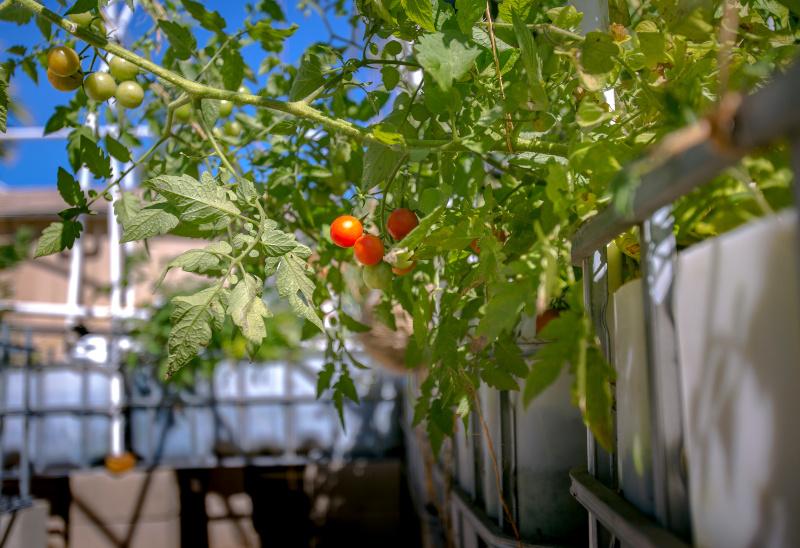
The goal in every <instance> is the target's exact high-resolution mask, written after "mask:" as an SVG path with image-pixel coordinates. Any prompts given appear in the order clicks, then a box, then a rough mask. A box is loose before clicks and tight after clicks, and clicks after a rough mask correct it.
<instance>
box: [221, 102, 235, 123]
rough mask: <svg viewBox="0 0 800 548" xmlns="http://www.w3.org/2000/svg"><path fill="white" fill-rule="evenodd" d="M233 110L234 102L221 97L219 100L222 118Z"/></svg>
mask: <svg viewBox="0 0 800 548" xmlns="http://www.w3.org/2000/svg"><path fill="white" fill-rule="evenodd" d="M231 112H233V103H231V102H230V101H226V100H225V99H221V100H220V102H219V115H220V118H225V117H226V116H230V115H231Z"/></svg>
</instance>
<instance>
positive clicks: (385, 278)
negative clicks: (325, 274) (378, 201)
mask: <svg viewBox="0 0 800 548" xmlns="http://www.w3.org/2000/svg"><path fill="white" fill-rule="evenodd" d="M418 224H419V219H417V215H416V214H415V213H414V212H413V211H411V210H410V209H406V208H400V209H395V210H394V211H392V213H391V214H390V215H389V219H388V220H387V221H386V230H387V231H388V232H389V235H390V236H391V237H392V238H394V239H395V240H398V241H399V240H402V239H403V238H405V237H406V235H407V234H408V233H409V232H411V231H412V230H414V228H415V227H416V226H417V225H418ZM331 240H333V243H335V244H336V245H338V246H339V247H352V248H353V254H354V255H355V257H356V260H357V261H358V262H359V263H361V264H362V265H364V272H363V277H364V283H366V285H367V287H370V288H372V289H381V290H384V291H385V290H386V289H388V287H389V285H390V284H391V281H392V273H394V274H396V275H398V276H404V275H406V274H408V273H409V272H411V271H412V270H413V269H414V266H415V265H416V263H410V264H408V265H402V266H393V267H390V266H389V265H388V264H387V263H385V262H383V255H384V252H385V249H384V247H383V242H382V241H381V239H380V238H378V237H377V236H373V235H372V234H365V233H364V226H363V225H362V224H361V221H359V220H358V219H357V218H355V217H353V216H352V215H342V216H340V217H337V218H336V220H334V221H333V223H331Z"/></svg>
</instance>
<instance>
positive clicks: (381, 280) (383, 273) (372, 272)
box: [361, 261, 394, 292]
mask: <svg viewBox="0 0 800 548" xmlns="http://www.w3.org/2000/svg"><path fill="white" fill-rule="evenodd" d="M361 276H362V278H363V279H364V284H365V285H366V286H367V287H369V288H370V289H379V290H381V291H383V292H386V291H389V289H391V287H392V278H394V276H393V275H392V267H391V266H389V265H388V264H387V263H385V262H383V261H381V262H380V263H378V264H376V265H372V266H365V267H364V270H363V272H362V273H361Z"/></svg>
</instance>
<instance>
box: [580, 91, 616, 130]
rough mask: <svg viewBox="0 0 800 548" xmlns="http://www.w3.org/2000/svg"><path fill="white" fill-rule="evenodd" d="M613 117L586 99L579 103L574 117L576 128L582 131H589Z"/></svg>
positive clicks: (610, 113)
mask: <svg viewBox="0 0 800 548" xmlns="http://www.w3.org/2000/svg"><path fill="white" fill-rule="evenodd" d="M613 117H614V114H613V113H612V112H608V111H607V110H605V109H604V108H603V107H601V106H600V105H598V104H597V103H596V102H595V101H593V100H592V99H590V98H588V97H586V98H584V99H583V100H582V101H581V104H580V106H579V107H578V113H577V114H576V115H575V121H576V122H578V126H580V127H581V128H583V129H591V128H594V127H596V126H599V125H600V124H602V123H603V122H605V121H607V120H610V119H611V118H613Z"/></svg>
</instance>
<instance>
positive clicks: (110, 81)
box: [47, 12, 144, 108]
mask: <svg viewBox="0 0 800 548" xmlns="http://www.w3.org/2000/svg"><path fill="white" fill-rule="evenodd" d="M73 15H76V17H72V16H71V17H70V18H71V19H72V20H73V21H75V22H76V23H78V24H79V25H82V26H84V25H87V26H88V25H89V24H91V21H92V18H91V14H90V13H89V12H86V13H83V14H73ZM87 16H88V18H87ZM108 68H109V71H110V73H109V72H103V71H98V72H93V73H91V74H89V75H88V76H86V77H85V78H84V75H83V71H82V69H81V59H80V57H79V56H78V54H77V53H76V52H75V50H74V49H72V48H70V47H66V46H57V47H54V48H52V49H51V50H50V51H49V52H48V53H47V80H48V81H49V82H50V85H52V86H53V87H54V88H55V89H57V90H59V91H74V90H76V89H78V88H79V87H81V85H83V89H84V90H85V91H86V95H87V96H88V97H89V98H90V99H92V100H93V101H97V102H103V101H108V100H109V99H111V98H112V97H116V99H117V104H118V105H120V106H121V107H123V108H136V107H138V106H139V105H141V104H142V101H143V100H144V90H143V89H142V86H140V85H139V83H138V82H136V81H135V80H134V78H135V77H136V75H137V74H138V73H139V67H137V66H136V65H134V64H133V63H131V62H130V61H126V60H125V59H122V58H121V57H114V58H112V59H111V61H110V62H109V65H108ZM117 81H119V82H120V83H119V85H117Z"/></svg>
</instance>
